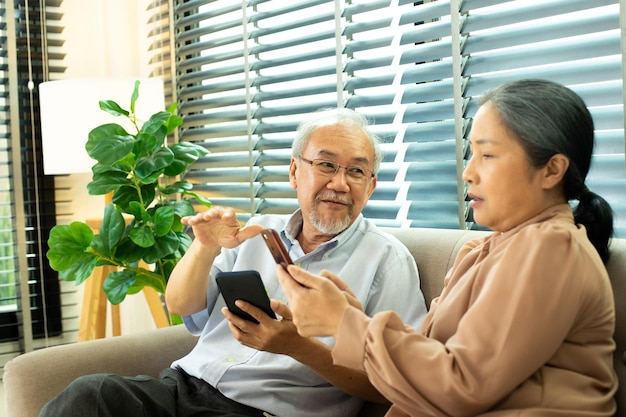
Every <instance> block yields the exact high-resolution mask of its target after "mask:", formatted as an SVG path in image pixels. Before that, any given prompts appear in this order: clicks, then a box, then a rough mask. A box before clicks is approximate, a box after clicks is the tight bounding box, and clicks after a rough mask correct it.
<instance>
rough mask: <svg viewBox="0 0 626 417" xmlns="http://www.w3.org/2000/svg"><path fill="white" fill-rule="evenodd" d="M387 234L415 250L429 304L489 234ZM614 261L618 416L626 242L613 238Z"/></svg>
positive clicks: (625, 381) (624, 353)
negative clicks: (472, 245) (474, 242)
mask: <svg viewBox="0 0 626 417" xmlns="http://www.w3.org/2000/svg"><path fill="white" fill-rule="evenodd" d="M384 230H385V231H387V232H389V233H390V234H392V235H394V236H396V237H397V238H398V239H400V240H401V241H402V242H403V243H404V244H405V245H406V246H407V248H408V249H409V251H411V254H412V255H413V257H414V258H415V261H416V263H417V266H418V269H419V273H420V280H421V286H422V292H423V293H424V297H425V298H426V305H430V302H431V300H432V299H433V298H434V297H436V296H437V295H438V294H439V293H440V292H441V289H442V287H443V278H444V276H445V274H446V272H447V271H448V269H450V267H451V266H452V263H453V262H454V259H455V257H456V254H457V253H458V251H459V249H460V248H461V246H463V244H464V243H465V242H467V241H468V240H471V239H474V238H477V237H481V236H485V235H487V234H488V233H489V232H483V231H467V230H452V229H428V228H414V229H395V228H384ZM610 250H611V258H610V260H609V263H608V264H607V270H608V273H609V276H610V278H611V284H612V286H613V294H614V297H615V314H616V322H615V335H614V339H615V342H616V344H617V348H616V350H615V354H614V357H613V365H614V367H615V371H616V373H617V376H618V378H619V381H620V386H619V388H618V392H617V393H616V395H615V398H616V401H617V413H616V414H615V415H616V416H625V415H626V298H624V294H625V293H626V239H613V241H612V242H611V246H610Z"/></svg>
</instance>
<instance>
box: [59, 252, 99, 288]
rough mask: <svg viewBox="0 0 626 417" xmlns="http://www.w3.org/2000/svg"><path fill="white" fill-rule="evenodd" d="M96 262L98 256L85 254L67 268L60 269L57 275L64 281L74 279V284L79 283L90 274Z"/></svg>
mask: <svg viewBox="0 0 626 417" xmlns="http://www.w3.org/2000/svg"><path fill="white" fill-rule="evenodd" d="M97 262H98V258H97V257H96V256H95V255H92V254H86V255H85V256H84V257H83V258H81V259H79V260H78V261H76V262H74V263H73V264H72V265H71V266H70V267H69V268H67V269H65V270H63V271H61V272H60V273H59V275H60V276H61V279H63V280H64V281H76V285H80V284H82V283H83V282H84V281H85V280H86V279H87V278H89V277H90V276H91V274H92V273H93V269H94V268H95V267H96V264H97Z"/></svg>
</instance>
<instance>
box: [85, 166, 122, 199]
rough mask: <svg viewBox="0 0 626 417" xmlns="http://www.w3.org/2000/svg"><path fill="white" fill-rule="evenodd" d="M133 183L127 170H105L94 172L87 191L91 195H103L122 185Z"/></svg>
mask: <svg viewBox="0 0 626 417" xmlns="http://www.w3.org/2000/svg"><path fill="white" fill-rule="evenodd" d="M130 183H131V180H130V179H128V176H127V174H126V173H125V172H121V171H113V170H110V171H105V172H101V173H95V172H94V174H93V181H91V182H90V183H89V184H87V191H88V192H89V194H90V195H103V194H108V193H110V192H111V191H115V190H117V189H118V188H120V187H123V186H126V185H128V184H130Z"/></svg>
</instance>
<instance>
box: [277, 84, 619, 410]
mask: <svg viewBox="0 0 626 417" xmlns="http://www.w3.org/2000/svg"><path fill="white" fill-rule="evenodd" d="M593 132H594V127H593V121H592V118H591V115H590V114H589V112H588V110H587V108H586V106H585V103H584V102H583V101H582V99H581V98H580V97H579V96H578V95H576V94H575V93H574V92H572V91H571V90H569V89H567V88H566V87H564V86H562V85H560V84H557V83H553V82H549V81H544V80H522V81H516V82H511V83H508V84H504V85H502V86H500V87H499V88H496V89H495V90H493V91H490V92H488V93H487V94H486V95H484V96H483V98H482V103H481V107H480V108H479V110H478V112H477V114H476V116H475V118H474V122H473V125H472V131H471V135H470V143H471V147H472V157H471V159H470V161H469V163H468V165H467V167H466V168H465V171H464V173H463V179H464V180H465V181H466V182H467V184H468V197H469V199H470V205H471V207H472V208H473V212H474V219H475V220H476V222H477V223H479V224H482V225H485V226H487V227H489V228H490V229H493V231H494V233H492V234H491V235H489V236H488V237H485V238H481V239H478V240H474V241H471V242H469V243H467V244H466V245H465V246H464V247H463V248H462V249H461V251H460V252H459V255H458V257H457V259H456V261H455V263H454V266H453V267H452V269H451V270H450V271H449V272H448V275H447V277H446V279H445V285H444V288H443V291H442V293H441V294H440V296H439V297H437V298H436V299H435V300H433V302H432V305H431V307H430V311H429V313H428V315H427V317H426V319H425V321H424V323H423V324H422V326H421V327H420V328H419V329H418V330H417V331H415V330H413V329H411V328H409V327H408V326H406V325H404V324H403V323H402V321H401V320H400V319H399V318H398V316H397V315H396V314H395V313H393V312H391V311H389V312H382V313H378V314H376V315H374V316H373V317H368V316H367V315H365V314H364V313H363V311H362V310H361V309H360V307H359V305H358V303H357V302H355V301H354V297H353V296H352V293H351V291H350V289H349V288H348V287H347V286H346V285H345V283H343V281H342V280H340V279H339V278H338V277H336V276H334V275H332V274H330V273H326V272H323V273H322V274H321V276H316V275H313V274H310V273H308V272H306V271H303V270H302V269H300V268H298V267H296V266H289V267H288V269H287V270H286V271H285V270H284V269H283V268H282V267H280V266H278V267H277V269H278V274H279V279H280V282H281V285H282V286H283V288H284V290H285V292H286V294H287V298H288V300H289V303H290V307H291V309H292V312H293V315H294V323H295V324H296V326H297V328H298V331H299V332H300V333H301V334H302V335H304V336H334V337H335V338H336V341H337V343H336V345H335V347H334V349H333V351H332V355H333V359H334V362H335V363H336V364H337V365H342V366H346V367H350V368H354V369H359V370H362V371H363V372H365V373H366V374H367V375H368V377H369V379H370V381H371V382H372V383H373V385H374V386H375V387H376V388H377V389H378V390H379V391H380V392H381V393H382V394H383V395H384V396H385V397H387V399H388V400H389V401H390V402H391V403H392V406H391V408H390V410H389V412H388V414H387V415H388V416H407V415H410V416H476V415H481V416H493V417H495V416H542V417H550V416H568V417H573V416H612V415H613V413H614V412H615V403H614V400H613V394H614V392H615V390H616V385H617V380H616V376H615V374H614V372H613V367H612V353H613V350H614V342H613V339H612V335H613V328H614V320H615V312H614V305H613V295H612V292H611V286H610V283H609V279H608V275H607V273H606V269H605V267H604V264H603V262H605V261H606V260H607V257H608V242H609V239H610V237H611V235H612V233H613V219H612V212H611V208H610V206H609V205H608V204H607V202H606V201H605V200H604V199H602V198H601V197H600V196H598V195H596V194H595V193H593V192H591V191H590V190H589V189H588V188H587V187H586V186H585V177H586V175H587V172H588V170H589V165H590V161H591V154H592V149H593V141H594V139H593ZM571 200H577V201H578V203H577V204H576V205H575V209H574V210H572V208H571V206H570V205H569V204H568V202H569V201H571Z"/></svg>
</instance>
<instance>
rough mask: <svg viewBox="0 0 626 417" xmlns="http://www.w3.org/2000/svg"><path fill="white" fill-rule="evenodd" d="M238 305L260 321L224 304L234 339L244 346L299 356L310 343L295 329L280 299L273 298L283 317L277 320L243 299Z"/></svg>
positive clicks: (276, 311) (275, 308)
mask: <svg viewBox="0 0 626 417" xmlns="http://www.w3.org/2000/svg"><path fill="white" fill-rule="evenodd" d="M236 304H237V307H239V308H241V309H242V310H243V311H245V312H246V313H248V314H250V315H251V316H252V317H254V318H255V319H257V320H258V321H259V324H256V323H253V322H251V321H248V320H245V319H242V318H241V317H239V316H237V315H235V314H233V313H231V312H230V310H228V308H226V307H224V308H223V309H222V313H223V314H224V316H226V319H227V320H228V327H229V328H230V331H231V333H232V334H233V336H234V338H235V339H237V340H238V341H239V343H241V344H242V345H245V346H248V347H251V348H254V349H257V350H262V351H266V352H271V353H278V354H284V355H289V356H299V354H301V353H302V347H303V346H304V345H305V344H306V343H307V342H306V340H305V339H304V338H303V337H302V336H300V335H299V334H298V332H297V330H296V326H295V325H294V324H293V322H292V321H291V311H290V310H289V308H288V307H287V306H286V305H285V304H283V303H281V302H279V301H277V300H272V301H271V306H272V310H274V312H275V313H276V314H277V315H278V316H279V317H281V319H280V320H275V319H273V318H271V317H269V316H268V315H267V314H265V312H264V311H263V310H261V309H259V308H257V307H255V306H253V305H252V304H250V303H247V302H245V301H243V300H237V301H236Z"/></svg>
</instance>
